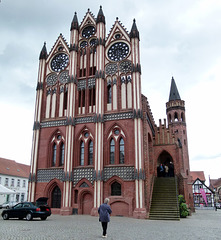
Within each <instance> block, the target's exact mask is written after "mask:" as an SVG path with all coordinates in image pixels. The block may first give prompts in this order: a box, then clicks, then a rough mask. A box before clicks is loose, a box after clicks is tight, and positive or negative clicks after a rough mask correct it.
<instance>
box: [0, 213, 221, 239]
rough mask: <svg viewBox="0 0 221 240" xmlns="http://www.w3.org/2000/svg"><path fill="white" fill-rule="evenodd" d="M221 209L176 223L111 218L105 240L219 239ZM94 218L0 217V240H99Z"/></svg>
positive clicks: (54, 216)
mask: <svg viewBox="0 0 221 240" xmlns="http://www.w3.org/2000/svg"><path fill="white" fill-rule="evenodd" d="M220 223H221V210H219V209H218V210H217V211H214V210H197V211H196V213H193V214H192V216H189V217H188V218H186V219H181V220H180V221H163V220H160V221H159V220H158V221H154V220H141V219H134V218H126V217H111V222H110V223H109V224H108V229H107V234H108V237H107V239H110V240H136V239H145V240H146V239H151V240H155V239H156V240H161V239H167V240H175V239H176V240H179V239H182V240H191V239H194V240H196V239H203V240H204V239H205V240H208V239H213V240H215V239H217V240H218V239H219V240H220V239H221V228H220ZM101 233H102V230H101V224H100V223H99V222H98V218H97V217H92V216H86V215H71V216H60V215H52V216H50V217H49V218H48V219H47V220H46V221H41V220H40V219H39V220H38V219H35V220H32V221H26V220H17V219H11V220H3V219H2V217H1V218H0V239H4V240H9V239H10V240H15V239H16V240H29V239H30V240H36V239H38V240H41V239H42V240H43V239H45V240H46V239H47V240H51V239H54V240H55V239H56V240H58V239H59V240H63V239H64V240H65V239H70V240H86V239H90V240H94V239H95V240H97V239H102V238H101Z"/></svg>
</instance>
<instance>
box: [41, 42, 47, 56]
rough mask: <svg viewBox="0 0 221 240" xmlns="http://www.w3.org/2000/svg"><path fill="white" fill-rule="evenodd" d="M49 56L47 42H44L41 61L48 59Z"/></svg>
mask: <svg viewBox="0 0 221 240" xmlns="http://www.w3.org/2000/svg"><path fill="white" fill-rule="evenodd" d="M47 56H48V53H47V49H46V42H44V46H43V48H42V50H41V53H40V56H39V60H40V59H46V58H47Z"/></svg>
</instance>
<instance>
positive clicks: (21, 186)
mask: <svg viewBox="0 0 221 240" xmlns="http://www.w3.org/2000/svg"><path fill="white" fill-rule="evenodd" d="M0 184H2V185H3V186H5V187H7V188H9V189H11V190H13V191H14V192H15V194H9V195H7V194H0V204H2V203H4V202H6V201H7V200H8V201H16V202H23V201H27V196H28V178H24V177H17V176H10V175H2V174H0Z"/></svg>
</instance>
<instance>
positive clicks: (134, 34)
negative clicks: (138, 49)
mask: <svg viewBox="0 0 221 240" xmlns="http://www.w3.org/2000/svg"><path fill="white" fill-rule="evenodd" d="M130 38H138V39H139V40H140V36H139V31H138V30H137V25H136V20H135V19H134V22H133V25H132V28H131V31H130Z"/></svg>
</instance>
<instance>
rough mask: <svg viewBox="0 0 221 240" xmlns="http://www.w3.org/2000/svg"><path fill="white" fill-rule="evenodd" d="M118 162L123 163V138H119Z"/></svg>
mask: <svg viewBox="0 0 221 240" xmlns="http://www.w3.org/2000/svg"><path fill="white" fill-rule="evenodd" d="M119 155H120V156H119V163H120V164H124V140H123V138H121V139H120V151H119Z"/></svg>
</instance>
